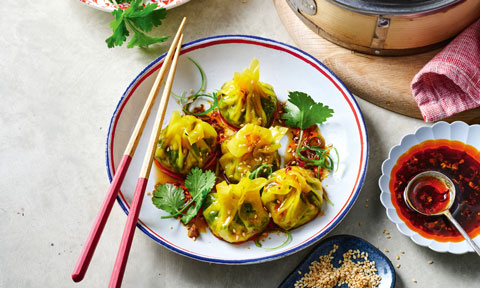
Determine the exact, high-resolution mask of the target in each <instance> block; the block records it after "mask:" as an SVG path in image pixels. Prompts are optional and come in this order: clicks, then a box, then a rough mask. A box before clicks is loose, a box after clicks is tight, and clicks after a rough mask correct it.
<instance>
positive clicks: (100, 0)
mask: <svg viewBox="0 0 480 288" xmlns="http://www.w3.org/2000/svg"><path fill="white" fill-rule="evenodd" d="M188 1H190V0H147V1H146V3H147V4H148V3H157V4H158V7H160V8H165V9H171V8H175V7H177V6H180V5H182V4H185V3H187V2H188ZM80 2H82V3H83V4H86V5H88V6H90V7H93V8H95V9H98V10H102V11H105V12H112V11H113V10H115V6H114V5H113V3H112V2H110V1H109V0H80ZM117 2H120V1H117ZM118 6H119V7H120V8H122V9H127V7H128V6H129V4H128V3H125V4H121V3H120V4H118Z"/></svg>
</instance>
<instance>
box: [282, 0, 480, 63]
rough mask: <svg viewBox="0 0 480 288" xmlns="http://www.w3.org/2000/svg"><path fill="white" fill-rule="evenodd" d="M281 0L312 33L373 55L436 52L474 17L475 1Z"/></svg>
mask: <svg viewBox="0 0 480 288" xmlns="http://www.w3.org/2000/svg"><path fill="white" fill-rule="evenodd" d="M286 1H287V2H288V3H289V5H290V6H291V7H292V9H293V10H294V11H295V12H296V13H297V15H298V16H299V17H300V19H302V20H303V21H304V22H305V23H306V24H307V26H308V27H310V29H312V30H313V31H314V32H316V33H317V34H319V35H321V36H322V37H324V38H326V39H327V40H329V41H331V42H334V43H335V44H338V45H340V46H343V47H345V48H348V49H352V50H355V51H359V52H363V53H367V54H373V55H411V54H415V53H420V52H425V51H429V50H432V49H435V48H438V47H440V46H442V45H444V44H445V43H446V42H447V41H448V40H449V39H450V38H452V37H454V36H455V35H457V34H458V33H459V32H461V31H462V30H463V29H465V27H467V26H468V25H469V24H471V23H473V22H474V21H475V20H476V19H478V18H479V17H480V1H479V0H328V1H327V0H286Z"/></svg>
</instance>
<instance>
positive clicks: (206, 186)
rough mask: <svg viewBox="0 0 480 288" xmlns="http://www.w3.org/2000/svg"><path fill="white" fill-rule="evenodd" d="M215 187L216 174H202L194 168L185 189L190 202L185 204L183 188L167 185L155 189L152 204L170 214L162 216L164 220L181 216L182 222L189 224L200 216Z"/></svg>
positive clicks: (186, 180) (207, 172) (187, 179)
mask: <svg viewBox="0 0 480 288" xmlns="http://www.w3.org/2000/svg"><path fill="white" fill-rule="evenodd" d="M213 185H215V173H213V172H212V171H205V172H202V170H201V169H199V168H194V169H192V171H190V173H189V174H188V175H187V178H186V179H185V188H187V190H188V192H189V193H190V195H191V196H192V199H190V201H188V202H185V196H184V191H183V188H182V187H178V186H176V185H174V184H169V183H167V184H159V185H157V186H156V187H155V190H154V191H153V198H152V202H153V204H154V205H155V206H156V207H157V208H159V209H162V210H163V211H165V212H168V213H170V215H168V216H162V219H164V218H172V217H177V216H180V215H181V216H182V222H183V223H184V224H187V223H188V222H190V220H192V219H193V218H194V217H195V216H196V215H197V214H198V211H200V208H201V207H202V205H203V202H204V201H205V198H206V197H207V194H208V193H209V192H210V190H212V188H213ZM187 208H188V209H187ZM185 211H186V212H185Z"/></svg>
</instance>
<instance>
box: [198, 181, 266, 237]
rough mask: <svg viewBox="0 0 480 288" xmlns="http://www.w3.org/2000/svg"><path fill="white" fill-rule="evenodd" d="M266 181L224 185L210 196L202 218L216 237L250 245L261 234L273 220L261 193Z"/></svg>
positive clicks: (218, 187)
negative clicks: (246, 242) (251, 240)
mask: <svg viewBox="0 0 480 288" xmlns="http://www.w3.org/2000/svg"><path fill="white" fill-rule="evenodd" d="M266 183H267V179H265V178H256V179H254V180H251V179H249V178H248V177H245V178H242V180H241V181H240V183H238V184H227V182H225V181H224V182H222V183H220V184H218V185H217V189H216V190H217V191H216V193H211V194H209V195H208V196H207V200H206V202H205V205H204V207H203V216H204V217H205V220H206V221H207V223H208V226H209V227H210V230H211V231H212V233H213V234H215V235H216V236H217V237H219V238H222V239H223V240H225V241H227V242H230V243H237V242H243V241H247V240H248V239H250V238H251V237H253V236H255V235H257V234H258V233H260V232H262V231H263V230H264V229H265V227H266V226H267V224H268V222H269V221H270V218H269V216H268V212H267V211H266V210H265V209H264V208H263V205H262V200H261V199H260V190H261V189H262V188H263V186H264V185H265V184H266Z"/></svg>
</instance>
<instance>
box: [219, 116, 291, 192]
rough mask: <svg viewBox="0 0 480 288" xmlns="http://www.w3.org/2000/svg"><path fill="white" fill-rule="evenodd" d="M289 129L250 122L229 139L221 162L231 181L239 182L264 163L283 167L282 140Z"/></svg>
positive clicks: (276, 167)
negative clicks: (281, 159) (281, 157)
mask: <svg viewBox="0 0 480 288" xmlns="http://www.w3.org/2000/svg"><path fill="white" fill-rule="evenodd" d="M287 131H288V129H287V128H285V127H280V126H276V127H270V129H267V128H264V127H261V126H258V125H254V124H247V125H245V126H244V127H243V128H242V129H240V130H238V132H237V133H236V134H235V135H234V136H233V137H231V138H230V139H227V140H225V141H224V142H223V143H222V146H221V148H222V153H223V156H222V157H221V158H220V160H219V162H220V165H221V166H222V168H223V170H224V172H225V176H226V177H227V178H228V180H229V181H231V182H235V183H236V182H238V181H240V179H241V178H242V177H243V176H246V175H247V174H248V172H250V171H251V170H252V169H255V168H256V167H258V166H260V165H261V164H269V165H271V167H272V170H273V171H275V170H277V169H278V168H280V155H279V154H278V149H279V148H280V142H279V141H280V138H282V137H283V135H285V133H287Z"/></svg>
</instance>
